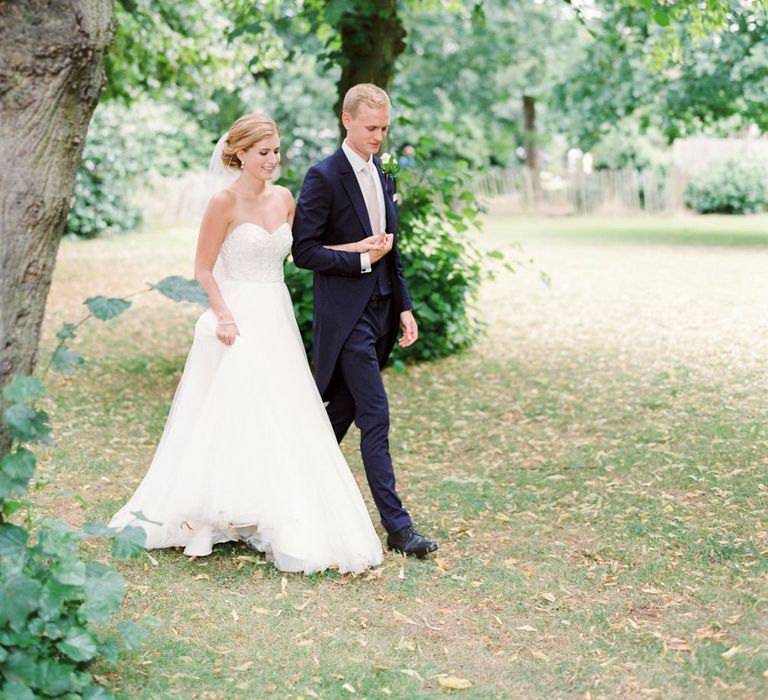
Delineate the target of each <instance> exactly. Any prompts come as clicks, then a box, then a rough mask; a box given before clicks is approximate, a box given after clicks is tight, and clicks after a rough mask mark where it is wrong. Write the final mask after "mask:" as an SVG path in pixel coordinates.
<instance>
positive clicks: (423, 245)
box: [281, 162, 499, 363]
mask: <svg viewBox="0 0 768 700" xmlns="http://www.w3.org/2000/svg"><path fill="white" fill-rule="evenodd" d="M470 175H471V173H470V172H469V171H468V170H467V164H466V163H463V162H459V163H456V164H455V165H454V167H453V169H444V168H440V169H425V168H422V167H421V166H420V165H416V166H413V167H410V168H403V169H402V170H401V172H400V174H399V175H398V176H397V189H398V192H399V193H400V194H401V196H402V198H403V199H402V203H401V204H400V209H399V249H400V252H401V257H402V261H403V268H404V271H405V277H406V279H407V281H408V288H409V291H410V293H411V300H412V301H413V305H414V310H413V311H414V315H415V316H416V320H417V322H418V324H419V341H418V342H417V343H416V344H415V345H413V346H411V347H410V348H408V349H405V350H403V349H401V348H400V347H399V346H395V350H394V352H393V355H392V359H393V361H394V362H395V363H400V362H403V361H405V360H407V361H420V360H433V359H437V358H440V357H446V356H448V355H452V354H454V353H456V352H458V351H460V350H462V349H463V348H466V347H468V346H469V345H471V343H472V341H473V340H474V339H475V337H476V336H477V334H478V332H479V331H480V328H481V324H480V322H479V320H478V319H477V318H476V317H475V316H474V315H473V313H472V303H473V301H474V300H475V299H476V296H477V292H478V290H479V287H480V283H481V282H482V279H483V277H484V276H485V275H486V274H488V272H487V266H486V265H485V259H486V256H491V257H499V255H498V254H497V253H490V254H483V253H481V252H480V251H479V250H478V249H477V248H476V247H475V246H474V245H473V243H472V240H471V237H470V229H471V228H472V227H473V226H477V225H478V216H479V214H480V212H481V208H480V205H479V204H478V202H477V200H476V197H475V195H474V193H473V192H472V191H471V189H470V188H469V178H470ZM285 180H287V182H286V181H284V180H281V183H283V184H286V186H288V187H290V186H291V185H294V193H295V194H298V187H297V185H298V183H297V182H296V179H295V178H294V177H292V176H291V175H290V174H289V175H288V176H287V177H286V178H285ZM286 284H287V285H288V288H289V289H290V292H291V297H292V298H293V303H294V309H295V312H296V319H297V321H298V323H299V328H300V330H301V334H302V337H303V339H304V344H305V347H306V348H307V350H308V351H309V350H310V348H311V345H312V273H311V272H309V271H308V270H300V269H298V268H296V267H295V265H293V264H292V263H289V264H288V266H287V268H286Z"/></svg>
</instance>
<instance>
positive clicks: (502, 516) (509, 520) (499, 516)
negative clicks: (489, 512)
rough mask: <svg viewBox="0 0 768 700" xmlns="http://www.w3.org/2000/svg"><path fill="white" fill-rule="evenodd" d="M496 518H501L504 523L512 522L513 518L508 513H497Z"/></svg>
mask: <svg viewBox="0 0 768 700" xmlns="http://www.w3.org/2000/svg"><path fill="white" fill-rule="evenodd" d="M494 517H495V518H496V520H500V521H501V522H503V523H511V522H512V518H510V517H509V516H508V515H507V514H506V513H496V515H495V516H494Z"/></svg>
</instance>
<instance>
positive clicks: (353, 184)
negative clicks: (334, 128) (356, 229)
mask: <svg viewBox="0 0 768 700" xmlns="http://www.w3.org/2000/svg"><path fill="white" fill-rule="evenodd" d="M336 162H337V164H338V168H339V176H340V178H341V184H342V185H343V186H344V189H345V190H346V191H347V195H348V196H349V198H350V200H352V204H353V205H354V207H355V212H356V213H357V218H358V219H360V223H361V224H362V225H363V230H364V231H365V232H366V234H367V235H368V236H372V235H373V233H372V232H371V219H370V217H369V216H368V209H367V208H366V206H365V199H363V192H362V190H361V189H360V184H359V183H358V182H357V175H355V171H354V170H352V165H351V164H350V162H349V159H348V158H347V156H346V154H345V153H344V151H342V150H341V149H339V150H338V151H336Z"/></svg>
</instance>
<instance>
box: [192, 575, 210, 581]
mask: <svg viewBox="0 0 768 700" xmlns="http://www.w3.org/2000/svg"><path fill="white" fill-rule="evenodd" d="M210 578H211V577H210V576H209V575H208V574H198V575H197V576H193V577H192V580H193V581H206V580H209V579H210Z"/></svg>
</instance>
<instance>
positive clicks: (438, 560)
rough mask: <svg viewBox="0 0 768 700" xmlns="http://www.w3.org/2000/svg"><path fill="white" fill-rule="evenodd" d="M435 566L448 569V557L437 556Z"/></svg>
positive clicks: (444, 569)
mask: <svg viewBox="0 0 768 700" xmlns="http://www.w3.org/2000/svg"><path fill="white" fill-rule="evenodd" d="M433 561H434V562H435V566H437V568H438V569H442V570H443V571H448V567H449V566H450V565H449V563H448V560H447V559H441V558H440V557H435V558H434V560H433Z"/></svg>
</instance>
